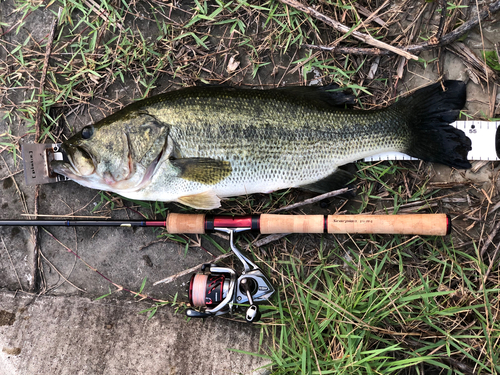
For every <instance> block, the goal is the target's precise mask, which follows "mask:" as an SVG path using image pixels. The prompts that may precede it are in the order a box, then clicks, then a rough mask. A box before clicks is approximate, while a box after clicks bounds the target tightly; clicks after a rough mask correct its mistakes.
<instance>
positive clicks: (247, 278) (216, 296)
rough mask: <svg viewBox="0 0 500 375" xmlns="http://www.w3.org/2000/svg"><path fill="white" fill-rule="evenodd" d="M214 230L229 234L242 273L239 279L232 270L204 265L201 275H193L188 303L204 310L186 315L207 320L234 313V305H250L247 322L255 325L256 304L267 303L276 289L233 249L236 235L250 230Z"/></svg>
mask: <svg viewBox="0 0 500 375" xmlns="http://www.w3.org/2000/svg"><path fill="white" fill-rule="evenodd" d="M214 229H215V230H219V231H222V232H226V233H229V236H230V238H229V242H230V244H231V250H233V252H234V253H235V254H236V256H237V257H238V259H239V260H240V261H241V263H242V264H243V272H242V273H241V275H240V276H238V275H237V274H236V271H235V270H233V269H231V268H228V267H219V266H218V265H216V264H204V265H203V266H202V268H201V271H202V272H201V273H196V274H194V275H193V276H192V277H191V281H190V284H189V302H190V303H191V305H192V306H194V307H198V308H201V309H202V310H203V311H198V310H194V309H188V310H186V315H187V316H189V317H191V318H206V317H209V316H217V315H223V314H227V313H230V314H232V312H233V307H234V304H244V303H249V304H250V307H249V308H248V309H247V311H246V314H245V319H246V321H247V322H256V321H258V320H259V319H260V312H259V308H258V306H257V305H256V302H264V301H267V300H268V299H269V297H271V295H272V294H273V293H274V288H273V287H272V286H271V284H270V282H269V281H268V280H267V278H266V277H265V276H264V274H263V273H262V271H261V270H260V269H259V267H257V265H255V264H254V263H253V262H252V261H250V260H249V259H248V258H246V257H245V256H244V255H243V254H241V252H240V251H239V250H238V249H237V248H236V247H235V246H234V242H233V238H234V233H235V232H241V231H243V230H248V229H250V228H234V229H227V228H214Z"/></svg>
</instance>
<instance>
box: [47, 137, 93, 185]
mask: <svg viewBox="0 0 500 375" xmlns="http://www.w3.org/2000/svg"><path fill="white" fill-rule="evenodd" d="M61 148H62V153H63V155H64V159H63V160H54V161H52V163H51V165H50V166H51V168H52V170H53V171H54V172H55V173H58V174H60V175H63V176H66V177H68V178H70V179H80V178H82V177H86V176H89V175H91V174H92V173H94V171H95V165H96V164H95V161H94V158H93V157H92V156H91V153H90V152H88V151H87V150H85V148H83V147H81V146H69V147H68V146H67V145H66V144H64V143H63V144H62V145H61Z"/></svg>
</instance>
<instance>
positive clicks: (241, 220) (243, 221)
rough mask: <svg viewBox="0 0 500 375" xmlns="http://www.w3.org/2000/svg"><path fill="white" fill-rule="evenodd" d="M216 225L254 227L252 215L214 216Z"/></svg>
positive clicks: (220, 226) (221, 226) (218, 226)
mask: <svg viewBox="0 0 500 375" xmlns="http://www.w3.org/2000/svg"><path fill="white" fill-rule="evenodd" d="M214 227H215V228H251V227H252V216H241V217H232V216H215V217H214Z"/></svg>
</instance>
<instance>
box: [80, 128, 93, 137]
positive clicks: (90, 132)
mask: <svg viewBox="0 0 500 375" xmlns="http://www.w3.org/2000/svg"><path fill="white" fill-rule="evenodd" d="M93 135H94V127H93V126H92V125H89V126H86V127H84V128H83V129H82V138H83V139H89V138H90V137H92V136H93Z"/></svg>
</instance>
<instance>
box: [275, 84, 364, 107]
mask: <svg viewBox="0 0 500 375" xmlns="http://www.w3.org/2000/svg"><path fill="white" fill-rule="evenodd" d="M274 90H276V92H282V93H284V94H286V95H289V96H292V97H295V98H296V99H298V100H300V101H301V102H310V103H312V104H316V105H323V106H326V107H334V108H345V106H346V105H348V106H349V105H353V104H355V101H356V97H355V96H354V95H349V94H347V93H346V92H345V91H343V90H342V89H341V88H340V86H339V85H337V84H335V83H330V84H329V85H325V86H288V87H279V88H277V89H274ZM333 90H335V91H333Z"/></svg>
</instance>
